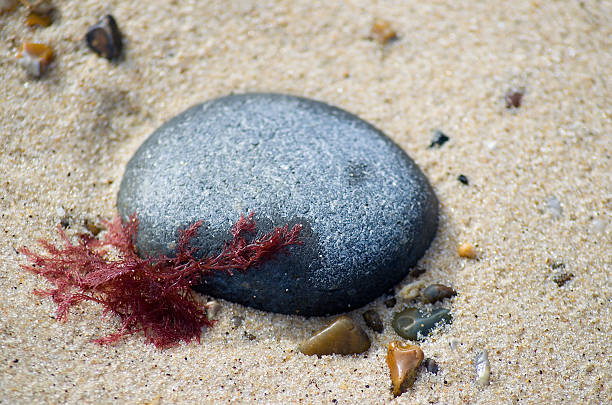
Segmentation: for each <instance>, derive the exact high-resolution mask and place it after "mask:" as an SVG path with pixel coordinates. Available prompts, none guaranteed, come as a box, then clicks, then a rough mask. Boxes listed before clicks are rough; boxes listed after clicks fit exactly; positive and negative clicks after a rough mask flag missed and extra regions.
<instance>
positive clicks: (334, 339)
mask: <svg viewBox="0 0 612 405" xmlns="http://www.w3.org/2000/svg"><path fill="white" fill-rule="evenodd" d="M370 345H371V342H370V338H369V337H368V335H367V334H366V333H365V331H364V330H363V329H362V328H361V327H360V326H359V325H358V324H357V323H355V321H353V320H352V319H351V318H349V317H348V316H346V315H342V316H341V317H339V318H336V319H335V320H334V321H333V322H332V323H330V324H329V325H328V326H326V327H325V328H323V329H321V330H320V331H318V332H316V333H315V334H314V335H313V336H312V337H310V338H308V339H306V340H305V341H303V342H302V343H301V344H300V346H299V347H298V350H299V351H301V352H302V353H304V354H306V355H309V356H312V355H315V354H316V355H318V356H322V355H325V354H354V353H363V352H365V351H366V350H368V349H369V348H370Z"/></svg>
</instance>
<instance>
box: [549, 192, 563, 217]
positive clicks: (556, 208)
mask: <svg viewBox="0 0 612 405" xmlns="http://www.w3.org/2000/svg"><path fill="white" fill-rule="evenodd" d="M546 205H547V206H548V211H549V212H550V214H551V215H552V217H553V218H554V219H559V218H561V214H563V208H562V207H561V201H559V199H558V198H557V197H555V196H554V195H551V196H550V197H548V199H547V200H546Z"/></svg>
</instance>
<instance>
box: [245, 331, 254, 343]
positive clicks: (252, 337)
mask: <svg viewBox="0 0 612 405" xmlns="http://www.w3.org/2000/svg"><path fill="white" fill-rule="evenodd" d="M244 337H245V338H247V339H249V340H251V341H253V340H255V339H257V336H255V335H253V334H252V333H249V332H247V331H246V330H245V331H244Z"/></svg>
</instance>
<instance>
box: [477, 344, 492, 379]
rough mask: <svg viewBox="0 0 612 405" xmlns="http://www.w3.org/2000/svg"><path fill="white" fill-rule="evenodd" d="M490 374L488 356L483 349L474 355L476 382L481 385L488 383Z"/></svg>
mask: <svg viewBox="0 0 612 405" xmlns="http://www.w3.org/2000/svg"><path fill="white" fill-rule="evenodd" d="M490 376H491V367H490V366H489V356H488V355H487V351H486V350H483V351H481V352H479V353H478V355H477V356H476V383H478V385H480V386H481V387H485V386H487V385H489V377H490Z"/></svg>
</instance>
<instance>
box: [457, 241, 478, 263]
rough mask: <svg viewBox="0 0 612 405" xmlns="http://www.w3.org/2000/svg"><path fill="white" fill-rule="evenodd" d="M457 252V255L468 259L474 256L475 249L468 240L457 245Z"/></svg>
mask: <svg viewBox="0 0 612 405" xmlns="http://www.w3.org/2000/svg"><path fill="white" fill-rule="evenodd" d="M457 253H458V254H459V256H461V257H467V258H468V259H475V258H476V249H475V248H474V245H472V244H471V243H468V242H465V243H462V244H461V245H459V247H458V248H457Z"/></svg>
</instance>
